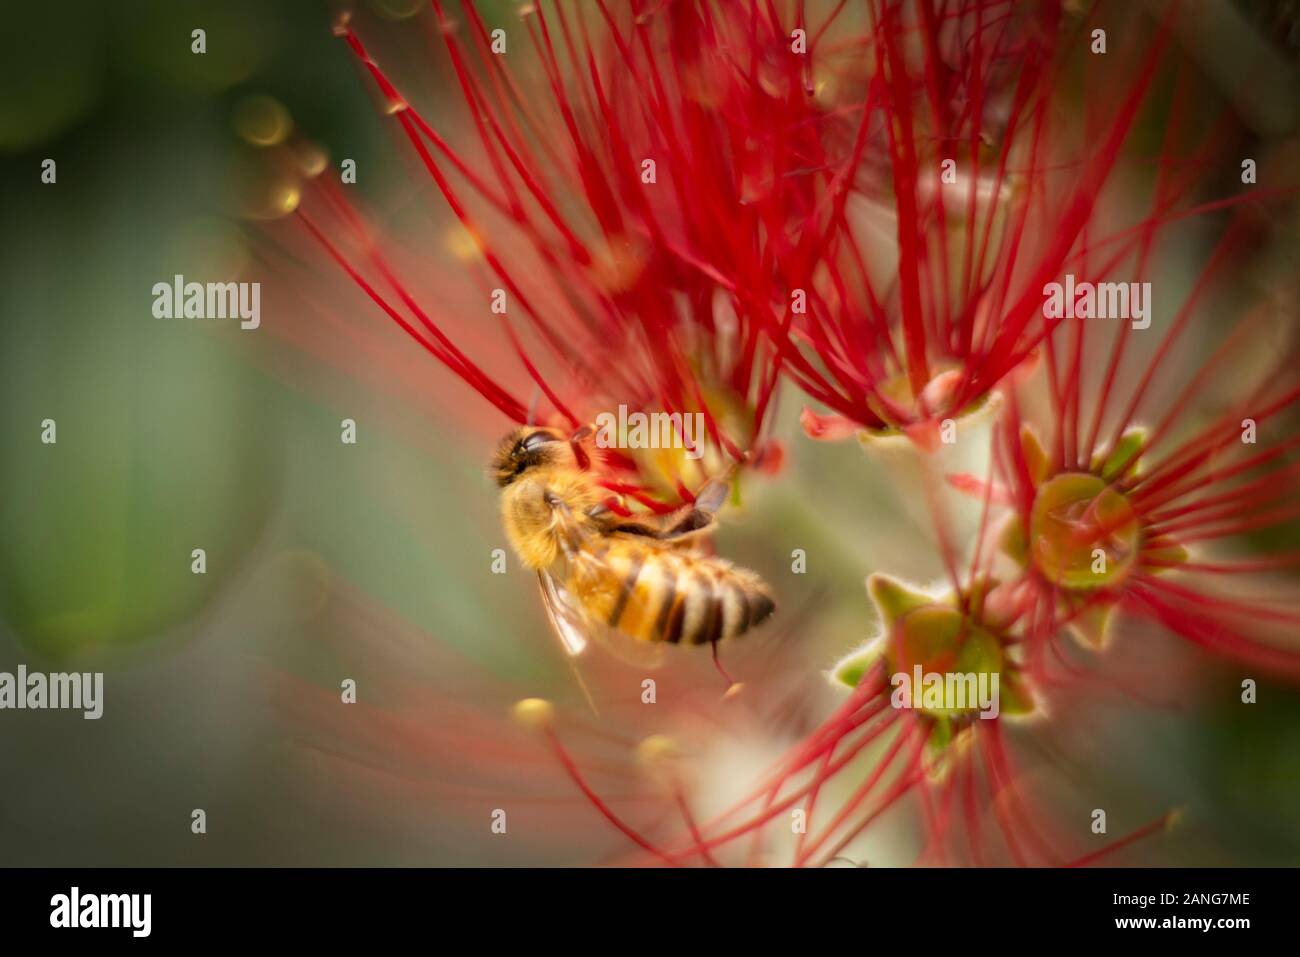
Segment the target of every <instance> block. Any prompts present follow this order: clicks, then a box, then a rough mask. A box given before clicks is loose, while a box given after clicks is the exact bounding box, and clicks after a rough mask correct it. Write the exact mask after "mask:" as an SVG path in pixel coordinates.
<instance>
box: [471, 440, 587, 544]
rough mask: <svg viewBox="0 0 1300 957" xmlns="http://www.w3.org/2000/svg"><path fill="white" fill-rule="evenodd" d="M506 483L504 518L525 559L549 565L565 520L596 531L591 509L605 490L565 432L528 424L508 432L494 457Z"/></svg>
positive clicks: (495, 470) (500, 480)
mask: <svg viewBox="0 0 1300 957" xmlns="http://www.w3.org/2000/svg"><path fill="white" fill-rule="evenodd" d="M491 471H492V475H493V477H494V478H495V479H496V482H497V485H499V486H500V487H501V521H502V524H503V525H504V526H505V530H506V537H507V538H508V539H509V540H510V545H511V547H512V548H513V549H514V551H515V554H516V555H518V556H519V560H520V561H521V562H522V563H523V564H524V565H525V566H526V567H528V568H531V569H544V568H549V567H550V566H551V565H552V564H554V563H555V562H556V561H557V560H558V559H559V557H560V553H561V534H562V533H563V529H564V527H565V526H568V527H569V529H570V530H572V529H573V527H574V526H575V525H576V526H577V527H578V528H579V529H584V528H585V530H586V531H588V532H595V531H596V529H595V528H594V522H593V521H592V519H591V518H590V517H589V515H588V512H589V511H590V510H591V509H593V508H594V507H595V506H597V505H599V504H600V502H601V501H602V500H603V498H604V495H603V493H602V492H601V491H600V489H599V488H597V487H596V485H595V484H594V483H593V482H592V480H591V476H590V473H589V472H587V471H585V470H584V469H583V468H581V467H580V466H579V464H578V457H577V455H576V454H575V453H574V450H573V447H572V446H571V445H570V443H569V441H568V439H567V438H565V436H564V435H563V433H561V432H560V431H559V430H557V429H549V428H534V427H525V428H521V429H517V430H515V431H514V432H511V433H510V434H509V435H507V436H506V437H505V438H504V439H503V440H502V441H501V445H500V446H499V447H498V449H497V452H496V455H494V456H493V458H492V465H491Z"/></svg>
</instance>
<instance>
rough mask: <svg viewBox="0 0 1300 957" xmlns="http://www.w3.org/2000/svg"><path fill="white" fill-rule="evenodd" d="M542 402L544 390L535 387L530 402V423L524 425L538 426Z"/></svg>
mask: <svg viewBox="0 0 1300 957" xmlns="http://www.w3.org/2000/svg"><path fill="white" fill-rule="evenodd" d="M541 401H542V390H541V388H540V387H539V386H533V397H532V398H531V399H529V400H528V421H526V422H525V423H524V425H536V424H537V406H538V403H540V402H541Z"/></svg>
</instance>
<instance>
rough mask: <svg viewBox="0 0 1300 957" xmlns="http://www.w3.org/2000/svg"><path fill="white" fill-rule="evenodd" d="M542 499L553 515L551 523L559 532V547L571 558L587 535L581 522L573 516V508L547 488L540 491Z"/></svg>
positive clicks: (584, 542) (583, 542)
mask: <svg viewBox="0 0 1300 957" xmlns="http://www.w3.org/2000/svg"><path fill="white" fill-rule="evenodd" d="M542 499H543V501H545V502H546V504H547V505H549V506H550V507H551V511H552V513H553V515H554V518H553V520H552V521H553V524H554V526H555V527H556V529H557V531H558V532H559V540H560V547H561V548H563V549H564V553H565V555H567V556H568V557H570V558H572V557H573V556H575V555H576V554H578V551H579V550H580V549H581V548H582V546H583V545H584V544H586V542H587V539H588V535H587V532H586V530H585V529H584V528H583V527H582V524H581V523H580V522H579V521H578V520H577V519H576V518H574V516H573V510H572V509H570V508H569V505H568V503H567V502H565V501H564V499H562V498H560V497H559V496H558V495H556V494H555V493H554V492H551V491H550V490H549V489H548V490H547V491H545V492H543V493H542Z"/></svg>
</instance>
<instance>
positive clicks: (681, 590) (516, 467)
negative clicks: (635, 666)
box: [491, 426, 775, 663]
mask: <svg viewBox="0 0 1300 957" xmlns="http://www.w3.org/2000/svg"><path fill="white" fill-rule="evenodd" d="M589 435H590V430H587V429H584V430H582V431H581V432H579V433H577V434H575V435H574V436H572V437H566V436H565V434H564V433H562V432H561V431H559V430H558V429H551V428H542V427H533V426H525V427H523V428H520V429H517V430H515V431H513V432H511V433H510V434H509V435H507V436H506V437H505V438H504V439H503V440H502V442H501V445H500V447H499V448H498V449H497V452H496V455H495V456H493V459H492V466H491V469H492V475H493V477H494V478H495V480H496V483H497V485H498V486H500V488H501V518H502V522H503V524H504V525H505V530H506V536H507V537H508V538H509V540H510V544H511V546H512V547H513V548H514V551H515V553H516V554H517V555H518V556H519V560H520V561H521V562H522V563H523V564H524V565H525V566H527V567H528V568H531V569H533V570H534V571H536V572H537V576H538V580H539V582H540V585H541V592H542V600H543V603H544V604H545V606H546V610H547V614H548V616H549V617H550V621H551V624H552V626H553V627H554V629H555V631H556V633H557V635H558V636H559V638H560V640H561V642H562V643H563V645H564V647H565V650H566V651H567V652H568V653H569V654H570V655H577V654H579V653H581V652H582V651H583V649H584V648H585V647H586V645H587V643H588V640H589V639H591V640H595V641H599V642H601V643H603V644H604V645H605V646H606V647H608V648H610V649H611V650H612V651H614V653H615V654H616V655H617V656H619V657H623V658H625V659H630V660H633V661H637V662H641V663H646V662H649V661H655V660H657V659H658V657H659V652H660V649H662V648H663V647H664V646H665V645H669V644H674V645H675V644H685V645H705V644H711V645H713V646H714V647H715V651H716V645H717V643H718V642H719V641H722V640H724V639H728V638H735V637H737V636H739V635H743V634H744V633H745V632H747V631H749V630H750V629H752V628H754V627H756V626H757V625H759V624H761V623H762V622H763V621H765V620H766V619H767V618H768V617H769V616H770V615H771V614H772V612H773V610H774V609H775V604H774V603H773V601H772V598H771V596H770V595H769V594H768V590H767V586H766V585H765V584H764V583H763V581H762V580H761V579H760V578H759V577H758V576H757V575H755V574H754V573H753V572H751V571H748V570H746V569H743V568H738V567H736V566H735V565H732V564H731V563H730V562H728V561H726V560H724V559H721V558H717V557H714V556H711V555H706V554H703V553H702V552H701V550H700V546H701V544H702V539H703V536H704V535H705V534H706V532H707V531H708V529H709V527H710V526H711V524H712V522H713V520H714V516H715V515H716V514H717V512H718V511H719V509H721V507H722V504H723V502H724V501H725V499H726V495H727V485H726V484H725V483H723V482H718V481H712V482H709V483H707V484H706V485H705V486H704V487H703V488H702V489H701V491H700V493H699V495H698V496H697V497H696V501H695V503H694V505H691V506H686V507H684V508H682V509H679V510H678V511H676V512H673V513H670V514H668V515H666V516H655V517H645V518H642V517H639V516H638V517H635V518H623V517H620V516H618V515H615V514H614V513H613V512H611V511H610V510H609V509H608V508H607V507H606V506H605V505H604V504H603V503H604V499H605V498H606V496H607V495H608V493H607V492H605V491H603V490H602V489H600V488H599V487H598V486H597V485H596V483H595V482H594V481H593V480H592V478H591V473H590V472H589V471H588V470H587V468H586V464H587V453H586V451H585V449H584V448H583V447H582V442H583V441H584V440H585V438H586V437H587V436H589Z"/></svg>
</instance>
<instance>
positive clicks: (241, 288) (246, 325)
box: [153, 274, 262, 329]
mask: <svg viewBox="0 0 1300 957" xmlns="http://www.w3.org/2000/svg"><path fill="white" fill-rule="evenodd" d="M153 314H154V318H155V319H235V318H238V319H239V320H240V322H239V328H241V329H256V328H257V327H258V326H259V325H261V324H262V284H261V283H260V282H208V283H203V282H186V281H185V277H184V276H182V275H180V274H177V275H176V276H175V277H174V278H173V280H172V281H171V282H169V283H167V282H156V283H154V284H153Z"/></svg>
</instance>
